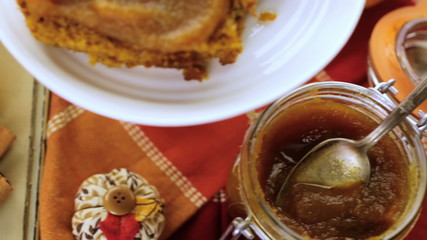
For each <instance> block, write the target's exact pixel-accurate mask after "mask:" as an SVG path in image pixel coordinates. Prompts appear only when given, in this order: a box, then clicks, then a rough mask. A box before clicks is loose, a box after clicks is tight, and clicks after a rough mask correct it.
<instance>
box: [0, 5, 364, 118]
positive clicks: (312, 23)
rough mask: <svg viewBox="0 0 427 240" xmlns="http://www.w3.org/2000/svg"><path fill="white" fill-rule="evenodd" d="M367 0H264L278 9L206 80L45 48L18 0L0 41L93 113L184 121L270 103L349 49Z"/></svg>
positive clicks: (254, 25)
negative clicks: (112, 64)
mask: <svg viewBox="0 0 427 240" xmlns="http://www.w3.org/2000/svg"><path fill="white" fill-rule="evenodd" d="M363 6H364V1H363V0H273V1H272V0H260V6H259V9H260V10H270V11H274V12H276V13H277V14H278V18H277V19H276V20H275V21H274V22H271V23H266V24H260V23H258V22H257V21H256V19H253V18H249V20H248V22H247V28H246V31H245V33H244V52H243V53H242V54H241V55H240V56H239V58H238V61H237V62H236V63H235V64H232V65H227V66H220V65H219V64H217V63H212V66H211V69H210V73H209V76H210V78H209V80H207V81H204V82H197V81H190V82H186V81H184V80H183V79H182V75H181V72H179V71H176V70H165V69H155V68H152V69H146V68H144V67H137V68H133V69H109V68H106V67H104V66H102V65H97V66H95V67H93V66H90V65H89V64H88V59H87V57H86V56H85V55H84V54H76V53H72V52H70V51H67V50H64V49H59V48H54V47H50V46H46V45H44V44H42V43H40V42H38V41H36V40H34V38H33V37H32V36H31V34H30V32H29V30H28V29H27V27H26V25H25V21H24V17H23V15H22V14H21V12H20V11H19V9H18V6H17V4H16V3H15V1H14V0H4V1H1V2H0V16H2V21H0V39H1V41H2V42H3V44H4V45H5V46H6V48H7V49H8V50H9V51H10V52H11V53H12V55H14V57H15V58H16V59H17V60H18V61H19V62H20V63H21V64H22V65H23V66H24V67H25V68H26V69H27V70H28V71H29V72H30V73H31V74H32V75H34V77H35V78H36V79H38V80H39V81H40V82H42V83H43V84H44V85H45V86H46V87H47V88H49V89H50V90H51V91H53V92H55V93H56V94H58V95H60V96H61V97H63V98H64V99H67V100H68V101H70V102H73V103H75V104H76V105H79V106H81V107H83V108H85V109H88V110H90V111H93V112H95V113H98V114H101V115H105V116H108V117H111V118H116V119H120V120H124V121H129V122H134V123H140V124H146V125H156V126H186V125H196V124H202V123H209V122H213V121H218V120H222V119H226V118H230V117H233V116H236V115H239V114H242V113H245V112H247V111H250V110H252V109H255V108H257V107H260V106H263V105H266V104H268V103H270V102H272V101H273V100H275V99H277V98H278V97H280V96H281V95H283V94H285V93H286V92H288V91H290V90H292V89H294V88H295V87H297V86H299V85H301V84H303V83H304V82H305V81H307V80H308V79H310V78H311V77H312V76H314V75H315V74H316V73H317V72H319V71H320V70H321V69H322V68H323V67H324V66H325V65H326V64H327V63H329V62H330V61H331V60H332V58H333V57H334V56H335V55H336V54H337V53H338V52H339V50H340V49H341V48H342V47H343V46H344V44H345V43H346V41H347V40H348V38H349V37H350V35H351V33H352V32H353V30H354V27H355V26H356V24H357V22H358V20H359V17H360V15H361V12H362V10H363Z"/></svg>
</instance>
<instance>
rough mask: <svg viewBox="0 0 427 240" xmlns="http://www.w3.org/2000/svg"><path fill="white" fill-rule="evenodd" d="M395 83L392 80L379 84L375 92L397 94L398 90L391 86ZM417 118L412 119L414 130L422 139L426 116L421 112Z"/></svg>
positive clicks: (425, 127)
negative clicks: (414, 125)
mask: <svg viewBox="0 0 427 240" xmlns="http://www.w3.org/2000/svg"><path fill="white" fill-rule="evenodd" d="M395 82H396V81H395V80H394V79H390V80H388V81H387V82H381V83H379V84H377V85H376V86H375V90H377V91H378V92H380V93H382V94H393V95H395V94H397V93H398V90H397V89H396V88H395V87H394V86H393V85H394V83H395ZM417 113H418V117H417V118H416V119H415V118H414V119H413V120H414V121H415V124H416V128H417V130H418V135H419V137H420V138H422V137H423V136H424V135H423V134H424V132H425V131H426V129H427V114H426V113H425V112H423V111H421V110H420V111H418V112H417Z"/></svg>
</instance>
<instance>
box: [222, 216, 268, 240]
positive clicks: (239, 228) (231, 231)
mask: <svg viewBox="0 0 427 240" xmlns="http://www.w3.org/2000/svg"><path fill="white" fill-rule="evenodd" d="M256 236H257V237H258V238H260V239H263V240H269V239H270V238H269V237H268V236H267V235H265V233H264V232H263V231H262V230H261V229H259V227H258V226H257V225H255V224H254V223H253V222H252V220H251V217H250V216H249V217H247V218H246V219H243V218H241V217H236V218H235V219H233V221H232V222H231V223H230V225H229V226H228V227H227V229H226V230H225V232H224V233H223V234H222V236H221V238H220V239H219V240H227V239H230V240H237V239H239V238H240V237H244V238H246V239H255V237H256Z"/></svg>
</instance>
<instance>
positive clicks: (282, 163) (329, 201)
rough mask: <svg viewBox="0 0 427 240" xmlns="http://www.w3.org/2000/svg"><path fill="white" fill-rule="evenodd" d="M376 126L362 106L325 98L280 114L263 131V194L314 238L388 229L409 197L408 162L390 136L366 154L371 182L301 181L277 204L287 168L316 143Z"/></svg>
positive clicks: (298, 228) (259, 145)
mask: <svg viewBox="0 0 427 240" xmlns="http://www.w3.org/2000/svg"><path fill="white" fill-rule="evenodd" d="M377 125H378V123H376V122H375V121H373V120H372V119H371V118H369V117H367V116H366V115H364V114H362V113H361V112H359V111H358V110H355V109H353V108H351V107H349V106H346V105H344V104H340V103H338V102H333V101H325V100H321V99H311V100H307V101H305V102H301V103H298V104H294V105H292V106H290V107H289V108H287V109H286V110H285V111H284V112H282V113H281V114H280V115H279V117H276V118H275V119H274V120H273V121H272V123H271V124H269V125H268V126H267V127H266V128H265V129H264V130H263V131H262V132H261V133H260V136H259V139H260V141H259V142H258V143H257V146H256V149H258V150H257V160H256V161H257V166H258V167H257V168H258V176H259V181H260V185H261V186H263V192H264V193H265V198H266V200H267V201H268V202H269V203H270V205H271V206H273V208H274V210H275V212H276V214H277V215H278V216H279V218H280V219H281V220H282V221H283V222H284V223H286V224H287V225H288V226H290V227H291V228H292V229H294V231H296V232H298V233H300V234H301V235H305V236H309V237H312V238H315V239H367V238H370V237H373V236H379V235H381V234H383V233H384V232H385V231H386V230H388V229H389V228H390V226H392V225H393V224H394V223H395V222H396V221H397V219H398V218H399V217H400V215H401V214H402V212H403V211H404V208H405V204H406V202H407V201H408V195H409V194H408V192H409V180H408V171H409V170H408V169H409V166H408V162H409V161H408V159H407V156H406V155H405V153H404V151H403V149H402V147H401V145H399V144H397V143H396V139H393V137H391V136H390V135H389V136H387V137H384V138H383V139H382V140H380V141H379V142H378V143H377V144H376V145H375V146H374V147H372V148H371V149H370V151H369V152H368V155H369V160H370V164H371V168H372V169H371V176H370V180H369V183H368V184H366V185H360V186H353V187H351V188H341V189H340V188H332V189H326V188H321V187H317V186H309V185H304V184H298V185H294V186H290V187H289V188H288V189H286V197H285V200H284V202H282V203H280V204H278V205H277V206H276V204H275V203H274V202H275V199H276V194H277V193H278V192H279V189H280V187H281V185H282V183H283V182H284V180H285V178H286V176H287V175H288V173H289V171H290V170H291V169H292V167H293V166H295V164H296V163H297V162H298V161H299V160H300V159H301V158H302V157H303V156H304V155H305V154H306V153H307V152H308V151H309V150H310V149H311V148H313V147H314V146H315V145H316V144H318V143H320V142H321V141H323V140H326V139H329V138H335V137H343V138H349V139H361V138H363V137H364V136H366V135H368V134H369V133H370V132H371V131H372V130H373V129H374V128H375V127H376V126H377ZM289 126H292V127H289Z"/></svg>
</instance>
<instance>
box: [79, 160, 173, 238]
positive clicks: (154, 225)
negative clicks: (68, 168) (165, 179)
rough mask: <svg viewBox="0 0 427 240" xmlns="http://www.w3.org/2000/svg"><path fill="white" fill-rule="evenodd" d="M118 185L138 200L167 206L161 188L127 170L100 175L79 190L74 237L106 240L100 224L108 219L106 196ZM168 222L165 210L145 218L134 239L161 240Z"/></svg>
mask: <svg viewBox="0 0 427 240" xmlns="http://www.w3.org/2000/svg"><path fill="white" fill-rule="evenodd" d="M115 186H126V187H129V188H130V189H131V190H132V191H133V192H134V194H135V197H142V198H144V199H152V200H155V201H156V202H157V203H160V205H161V206H163V201H162V200H160V198H159V193H158V191H157V189H156V188H155V187H154V186H152V185H150V184H149V183H148V182H147V181H146V180H145V179H144V178H142V177H141V176H139V175H138V174H136V173H133V172H131V171H129V170H127V169H124V168H120V169H114V170H113V171H111V172H109V173H107V174H96V175H93V176H91V177H89V178H88V179H86V180H85V181H84V182H83V183H82V184H81V186H80V188H79V190H78V191H77V194H76V198H75V202H74V210H75V213H74V215H73V218H72V228H73V234H74V236H75V237H76V239H78V240H86V239H87V240H89V239H94V240H106V239H107V238H106V237H105V235H104V233H103V232H102V231H101V230H100V229H99V224H100V223H101V222H102V221H103V220H105V218H106V217H107V213H108V212H107V210H106V209H105V207H104V199H103V198H104V195H105V194H106V193H107V191H108V190H109V189H110V188H112V187H115ZM164 223H165V219H164V216H163V214H162V211H161V210H160V211H157V212H156V213H155V214H153V215H150V216H148V217H146V218H144V219H143V220H142V221H140V222H139V225H140V231H139V232H138V233H137V234H136V235H135V237H134V239H140V240H153V239H157V238H158V237H159V236H160V234H161V232H162V231H163V228H164Z"/></svg>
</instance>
